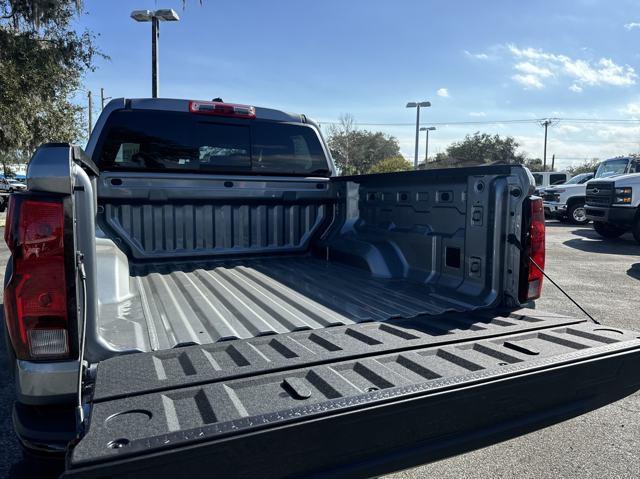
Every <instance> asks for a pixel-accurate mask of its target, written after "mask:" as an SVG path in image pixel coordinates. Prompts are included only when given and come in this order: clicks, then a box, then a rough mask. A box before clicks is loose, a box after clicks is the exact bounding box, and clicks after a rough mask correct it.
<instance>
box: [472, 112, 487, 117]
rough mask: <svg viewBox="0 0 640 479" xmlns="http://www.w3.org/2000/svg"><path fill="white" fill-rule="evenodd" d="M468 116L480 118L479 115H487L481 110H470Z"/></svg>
mask: <svg viewBox="0 0 640 479" xmlns="http://www.w3.org/2000/svg"><path fill="white" fill-rule="evenodd" d="M469 116H473V117H476V118H480V117H484V116H487V114H486V113H485V112H483V111H470V112H469Z"/></svg>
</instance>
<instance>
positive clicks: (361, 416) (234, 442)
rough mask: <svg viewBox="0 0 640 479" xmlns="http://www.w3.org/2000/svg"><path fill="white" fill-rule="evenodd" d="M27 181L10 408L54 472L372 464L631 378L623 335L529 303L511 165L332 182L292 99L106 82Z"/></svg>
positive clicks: (382, 465) (252, 471)
mask: <svg viewBox="0 0 640 479" xmlns="http://www.w3.org/2000/svg"><path fill="white" fill-rule="evenodd" d="M27 176H28V179H27V184H28V190H27V191H26V192H19V193H15V194H14V195H13V197H12V200H11V204H10V207H9V213H8V219H7V227H6V230H5V235H6V241H7V243H8V245H9V248H10V250H11V259H10V261H9V264H8V267H7V272H6V276H5V319H6V328H7V330H8V349H9V354H10V355H11V361H12V364H13V368H14V370H15V380H16V389H17V398H16V403H15V409H14V415H13V419H14V424H15V430H16V432H17V434H18V437H19V438H20V440H21V442H22V444H23V445H24V446H25V447H26V448H27V449H28V450H31V451H34V450H35V451H44V452H46V451H49V452H54V451H59V452H65V453H66V472H65V476H67V477H96V478H97V477H154V478H157V477H188V476H193V477H196V476H201V475H202V474H204V473H205V471H206V472H207V473H208V472H209V471H210V472H211V474H215V475H216V477H261V478H264V477H282V476H286V477H299V476H310V475H315V476H331V477H345V476H348V477H370V476H375V475H380V474H384V473H386V472H389V471H394V470H399V469H403V468H407V467H411V466H414V465H418V464H422V463H425V462H429V461H433V460H436V459H438V458H442V457H446V456H449V455H452V454H457V453H461V452H465V451H469V450H471V449H474V448H477V447H481V446H484V445H487V444H491V443H495V442H497V441H500V440H504V439H506V438H509V437H513V436H515V435H519V434H523V433H525V432H527V431H531V430H533V429H535V428H539V427H543V426H547V425H549V424H552V423H555V422H558V421H560V420H563V419H566V418H569V417H572V416H575V415H578V414H582V413H584V412H586V411H589V410H591V409H593V408H597V407H600V406H602V405H604V404H607V403H610V402H612V401H615V400H617V399H619V398H621V397H624V396H626V395H628V394H630V393H632V392H634V391H636V390H637V389H638V388H640V339H638V336H639V334H638V333H634V332H630V331H624V330H619V329H617V328H615V329H614V328H608V327H602V326H598V325H596V324H593V323H588V322H586V321H584V320H581V319H575V318H571V317H566V316H560V315H555V314H549V313H544V312H539V311H535V310H532V309H526V308H524V306H525V305H529V304H530V303H531V301H532V300H535V299H536V298H538V297H539V295H540V292H541V288H542V280H543V276H542V273H541V271H540V269H538V268H537V267H535V266H534V262H535V264H537V265H538V266H540V267H541V268H544V263H545V251H544V243H545V238H544V217H543V206H542V201H541V199H540V198H534V197H531V196H530V193H531V192H532V191H533V189H534V183H533V178H532V176H531V173H530V172H529V171H528V170H527V169H525V168H523V167H521V166H518V165H502V166H499V165H496V166H488V167H478V168H460V169H445V170H431V171H411V172H401V173H389V174H378V175H359V176H343V177H340V176H335V169H334V166H333V164H332V161H331V158H330V155H329V151H328V149H327V146H326V144H325V142H324V141H323V139H322V137H321V135H320V130H319V128H318V126H317V125H316V124H315V123H314V122H313V121H311V120H310V119H308V118H307V117H305V116H304V115H293V114H288V113H283V112H280V111H276V110H271V109H267V108H257V107H255V108H254V107H252V106H246V105H234V104H227V103H219V102H206V101H204V102H202V101H187V100H168V99H138V100H124V99H119V100H113V101H111V102H110V103H109V104H108V105H107V107H106V108H105V109H104V111H103V113H102V114H101V116H100V118H99V119H98V122H97V124H96V126H95V129H94V132H93V134H92V136H91V138H90V140H89V142H88V144H87V147H86V150H85V151H84V152H83V151H82V150H80V149H79V148H77V147H71V146H69V145H66V144H48V145H44V146H42V147H41V148H40V149H38V151H37V152H36V153H35V155H34V156H33V158H32V159H31V162H30V163H29V166H28V175H27ZM594 460H597V459H596V458H594Z"/></svg>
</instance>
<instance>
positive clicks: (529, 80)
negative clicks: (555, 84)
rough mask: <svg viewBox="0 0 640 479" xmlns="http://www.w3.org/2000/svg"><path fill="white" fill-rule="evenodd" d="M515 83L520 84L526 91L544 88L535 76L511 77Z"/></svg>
mask: <svg viewBox="0 0 640 479" xmlns="http://www.w3.org/2000/svg"><path fill="white" fill-rule="evenodd" d="M511 78H512V79H513V80H515V81H516V82H518V83H520V84H521V85H522V86H523V87H525V88H526V89H530V88H536V89H540V88H544V85H543V84H542V82H541V81H540V79H539V78H538V77H537V76H536V75H531V74H529V75H513V76H512V77H511Z"/></svg>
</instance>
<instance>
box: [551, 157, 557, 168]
mask: <svg viewBox="0 0 640 479" xmlns="http://www.w3.org/2000/svg"><path fill="white" fill-rule="evenodd" d="M555 169H556V154H555V153H554V154H553V156H552V157H551V171H555Z"/></svg>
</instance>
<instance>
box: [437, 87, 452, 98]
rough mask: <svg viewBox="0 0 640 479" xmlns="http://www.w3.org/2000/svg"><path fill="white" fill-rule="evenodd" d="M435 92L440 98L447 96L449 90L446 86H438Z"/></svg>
mask: <svg viewBox="0 0 640 479" xmlns="http://www.w3.org/2000/svg"><path fill="white" fill-rule="evenodd" d="M436 93H437V94H438V96H441V97H442V98H449V90H447V89H446V88H440V89H439V90H438V91H437V92H436Z"/></svg>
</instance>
